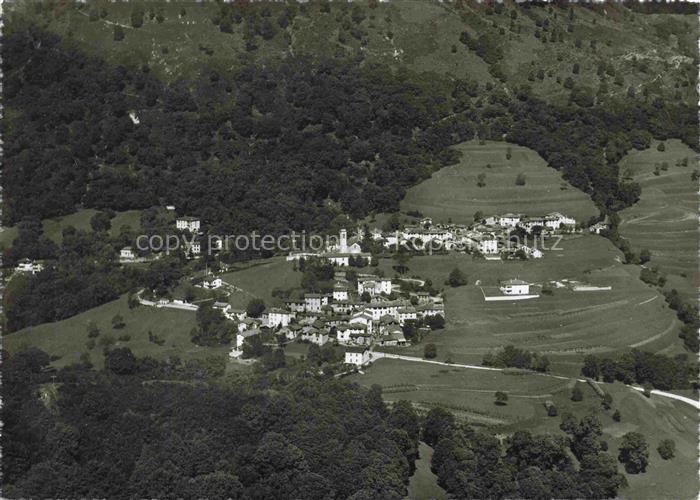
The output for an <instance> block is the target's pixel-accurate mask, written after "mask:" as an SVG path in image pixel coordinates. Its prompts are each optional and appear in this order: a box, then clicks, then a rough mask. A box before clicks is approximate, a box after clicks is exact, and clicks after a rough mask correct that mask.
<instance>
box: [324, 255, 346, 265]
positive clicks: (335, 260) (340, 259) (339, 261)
mask: <svg viewBox="0 0 700 500" xmlns="http://www.w3.org/2000/svg"><path fill="white" fill-rule="evenodd" d="M326 258H327V259H328V260H329V261H330V262H331V264H333V265H334V266H342V267H348V266H349V265H350V256H349V255H340V254H329V255H327V256H326Z"/></svg>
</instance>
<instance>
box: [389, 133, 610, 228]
mask: <svg viewBox="0 0 700 500" xmlns="http://www.w3.org/2000/svg"><path fill="white" fill-rule="evenodd" d="M454 147H455V149H457V150H459V151H461V152H462V159H461V160H460V162H459V163H458V164H457V165H452V166H449V167H445V168H443V169H441V170H439V171H437V172H435V173H434V174H433V176H432V177H431V178H430V179H428V180H426V181H423V182H421V183H420V184H418V185H417V186H414V187H412V188H411V189H409V191H408V193H406V197H405V198H404V200H403V201H402V202H401V209H402V210H403V211H409V210H418V211H420V212H422V213H423V215H425V216H426V217H432V218H433V219H434V220H435V221H436V222H437V221H440V222H447V220H448V219H452V221H453V222H456V223H471V222H473V220H474V213H475V212H477V211H481V212H482V213H484V214H485V215H491V214H498V213H506V212H520V213H524V214H528V215H544V214H546V213H549V212H555V211H557V212H561V213H563V214H566V215H569V216H572V217H575V218H576V219H577V220H579V221H586V220H588V219H589V218H590V217H591V216H593V215H597V213H598V211H597V209H596V208H595V206H594V204H593V201H591V199H590V198H589V197H588V196H587V195H586V194H584V193H583V192H581V191H579V190H578V189H576V188H574V187H572V186H571V185H570V184H568V183H567V182H566V181H564V180H563V179H562V177H561V174H559V173H558V172H557V171H556V170H554V169H552V168H550V167H548V166H547V164H546V163H545V161H544V160H543V159H542V158H541V157H540V156H539V155H538V154H537V153H535V152H534V151H532V150H530V149H528V148H524V147H520V146H516V145H513V144H508V143H506V142H492V141H487V142H486V143H485V144H484V145H480V144H479V143H478V141H468V142H463V143H461V144H458V145H457V146H454ZM509 149H510V150H511V153H512V158H511V159H510V160H508V159H507V158H506V154H507V151H508V150H509ZM480 174H484V175H485V176H486V179H485V184H486V185H485V186H483V187H479V186H478V185H477V182H478V181H477V176H478V175H480ZM519 174H523V175H524V176H525V185H524V186H517V185H516V184H515V180H516V177H517V176H518V175H519Z"/></svg>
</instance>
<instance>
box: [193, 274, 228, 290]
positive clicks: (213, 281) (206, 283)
mask: <svg viewBox="0 0 700 500" xmlns="http://www.w3.org/2000/svg"><path fill="white" fill-rule="evenodd" d="M223 284H224V281H223V280H222V279H221V278H216V277H211V278H204V279H203V280H202V281H201V283H200V284H199V285H197V286H201V287H202V288H206V289H208V290H216V289H217V288H220V287H221V286H222V285H223Z"/></svg>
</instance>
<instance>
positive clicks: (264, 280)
mask: <svg viewBox="0 0 700 500" xmlns="http://www.w3.org/2000/svg"><path fill="white" fill-rule="evenodd" d="M293 266H294V264H293V263H292V262H287V261H286V260H285V258H284V257H274V258H271V259H264V260H256V261H255V262H253V263H250V264H249V265H245V266H244V267H243V268H242V269H240V270H238V271H232V272H228V273H225V274H222V275H221V278H222V279H223V280H224V281H225V282H227V283H230V284H231V285H233V286H235V287H237V288H238V289H240V291H235V292H233V293H231V296H230V297H229V302H230V303H231V304H233V307H237V308H245V307H246V305H248V302H249V301H250V300H251V299H252V298H261V299H263V300H264V301H265V305H266V306H267V307H271V306H273V307H274V306H279V305H282V301H281V300H280V299H277V298H275V297H273V296H272V291H273V290H274V289H275V288H293V287H297V286H299V284H300V282H301V273H300V272H297V271H294V267H293Z"/></svg>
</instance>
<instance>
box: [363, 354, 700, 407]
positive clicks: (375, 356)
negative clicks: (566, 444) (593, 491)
mask: <svg viewBox="0 0 700 500" xmlns="http://www.w3.org/2000/svg"><path fill="white" fill-rule="evenodd" d="M371 356H372V357H371V361H370V363H373V362H375V361H376V360H378V359H398V360H401V361H413V362H415V363H428V364H433V365H442V366H452V367H457V368H466V369H469V370H487V371H495V372H502V371H504V369H503V368H492V367H490V366H480V365H465V364H461V363H445V362H444V361H434V360H432V359H423V358H418V357H415V356H402V355H400V354H389V353H386V352H378V351H373V352H372V355H371ZM532 374H533V375H540V376H544V377H552V378H556V379H559V380H576V381H577V382H585V379H580V378H576V377H565V376H563V375H553V374H551V373H539V372H532ZM627 387H629V388H630V389H632V390H635V391H638V392H644V389H643V388H642V387H637V386H634V385H628V386H627ZM651 393H652V394H654V395H656V396H661V397H663V398H669V399H675V400H676V401H680V402H682V403H685V404H689V405H690V406H692V407H693V408H695V409H697V410H700V401H698V400H696V399H692V398H688V397H685V396H680V395H678V394H674V393H672V392H666V391H659V390H657V389H653V390H652V391H651Z"/></svg>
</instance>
